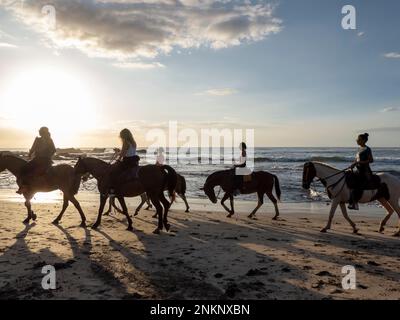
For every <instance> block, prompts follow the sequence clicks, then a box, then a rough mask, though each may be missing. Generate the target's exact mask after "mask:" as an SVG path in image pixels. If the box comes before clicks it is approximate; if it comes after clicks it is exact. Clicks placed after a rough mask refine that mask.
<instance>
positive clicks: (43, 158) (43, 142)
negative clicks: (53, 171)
mask: <svg viewBox="0 0 400 320" xmlns="http://www.w3.org/2000/svg"><path fill="white" fill-rule="evenodd" d="M55 153H56V147H55V146H54V142H53V140H52V138H51V134H50V131H49V129H48V128H47V127H42V128H40V129H39V137H37V138H36V139H35V141H34V142H33V145H32V147H31V149H30V150H29V158H30V159H32V160H31V161H29V162H28V163H27V164H26V165H25V166H24V167H23V168H22V170H21V183H20V186H21V187H20V188H19V190H18V191H17V193H18V194H22V193H24V191H26V190H27V189H29V187H30V183H31V180H32V178H33V177H34V176H36V175H39V176H40V175H44V174H45V173H46V172H47V171H48V169H49V168H50V167H51V165H52V163H53V161H52V158H53V156H54V154H55Z"/></svg>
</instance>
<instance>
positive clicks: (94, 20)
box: [10, 0, 282, 61]
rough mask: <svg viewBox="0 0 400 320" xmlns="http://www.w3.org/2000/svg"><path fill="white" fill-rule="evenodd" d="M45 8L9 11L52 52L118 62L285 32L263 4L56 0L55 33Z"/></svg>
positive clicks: (38, 4)
mask: <svg viewBox="0 0 400 320" xmlns="http://www.w3.org/2000/svg"><path fill="white" fill-rule="evenodd" d="M45 5H48V0H25V1H24V6H23V7H19V6H16V7H14V8H12V9H10V10H12V12H13V13H14V14H15V16H16V17H17V18H19V20H20V21H21V22H22V23H25V24H27V25H28V26H31V27H32V28H34V29H35V30H36V31H38V32H41V33H42V34H43V36H44V39H46V41H47V43H48V45H49V46H51V47H55V48H65V47H74V48H77V49H79V50H81V51H83V52H85V53H86V54H87V55H89V56H97V57H107V58H113V59H118V60H120V61H128V60H129V59H132V58H133V59H138V58H143V57H146V58H155V57H156V56H158V55H159V54H168V53H170V52H171V51H173V50H174V49H177V50H180V49H192V48H199V47H208V48H213V49H221V48H227V47H232V46H237V45H241V44H243V43H247V42H255V41H260V40H263V39H265V38H266V37H267V36H269V35H271V34H275V33H278V32H279V31H280V30H281V28H282V22H281V20H280V19H278V18H276V17H275V16H274V9H275V6H274V5H272V4H269V3H266V2H265V0H254V1H251V2H250V1H242V0H180V1H177V0H68V1H65V0H53V1H52V5H53V6H54V8H55V13H56V15H55V18H56V20H55V21H56V27H55V29H54V30H53V29H51V28H50V29H49V28H48V25H47V24H46V21H48V19H45V18H44V15H43V13H42V7H43V6H45ZM50 11H51V10H50Z"/></svg>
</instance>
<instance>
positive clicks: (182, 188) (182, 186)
mask: <svg viewBox="0 0 400 320" xmlns="http://www.w3.org/2000/svg"><path fill="white" fill-rule="evenodd" d="M177 178H178V179H177V183H176V187H175V193H176V194H177V195H178V196H180V197H181V198H182V200H183V202H184V203H185V206H186V211H185V212H190V207H189V203H188V201H187V199H186V179H185V177H183V176H182V175H180V174H179V173H177ZM165 191H167V189H165ZM140 197H141V202H140V204H139V206H138V207H137V208H136V210H135V214H134V216H137V215H138V214H139V212H140V210H141V209H142V208H143V206H144V204H145V203H146V204H147V208H146V209H145V210H149V209H151V208H152V205H151V203H150V200H149V197H148V196H147V194H146V193H143V194H141V195H140ZM112 208H114V209H115V210H117V211H118V212H119V213H123V211H122V210H121V209H120V208H118V207H117V205H116V203H115V198H114V197H112V198H110V205H109V208H108V210H107V212H106V213H104V215H109V214H110V213H111V211H112ZM156 217H157V213H156V214H155V215H154V216H153V218H156Z"/></svg>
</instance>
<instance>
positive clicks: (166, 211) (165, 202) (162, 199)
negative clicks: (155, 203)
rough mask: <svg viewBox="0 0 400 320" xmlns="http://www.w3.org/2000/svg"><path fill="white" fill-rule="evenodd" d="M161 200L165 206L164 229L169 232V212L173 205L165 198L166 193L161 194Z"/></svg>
mask: <svg viewBox="0 0 400 320" xmlns="http://www.w3.org/2000/svg"><path fill="white" fill-rule="evenodd" d="M160 200H161V203H162V205H163V206H164V217H163V224H164V228H165V230H167V231H169V229H170V228H171V225H170V224H169V223H168V211H169V208H170V207H171V203H170V202H169V201H168V200H167V199H166V198H165V196H164V193H161V194H160Z"/></svg>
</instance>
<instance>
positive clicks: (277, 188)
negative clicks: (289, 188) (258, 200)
mask: <svg viewBox="0 0 400 320" xmlns="http://www.w3.org/2000/svg"><path fill="white" fill-rule="evenodd" d="M273 177H274V185H275V192H276V196H277V197H278V200H279V201H280V200H281V194H282V192H281V185H280V183H279V179H278V177H277V176H276V175H273Z"/></svg>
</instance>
